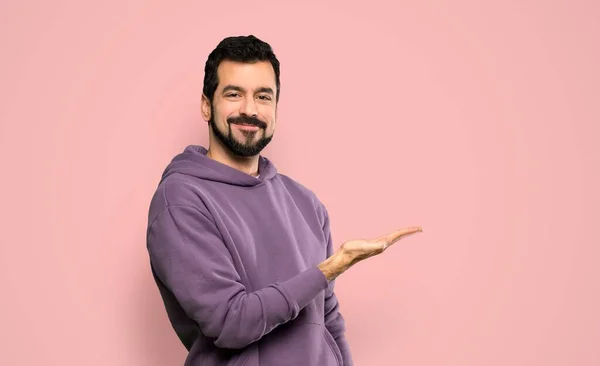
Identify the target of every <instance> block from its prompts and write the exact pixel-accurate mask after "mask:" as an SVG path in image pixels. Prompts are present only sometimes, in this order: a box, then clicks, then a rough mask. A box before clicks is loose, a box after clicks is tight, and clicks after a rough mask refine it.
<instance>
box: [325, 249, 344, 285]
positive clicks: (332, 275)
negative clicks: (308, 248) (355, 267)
mask: <svg viewBox="0 0 600 366" xmlns="http://www.w3.org/2000/svg"><path fill="white" fill-rule="evenodd" d="M351 263H352V261H351V259H350V257H349V256H348V255H347V253H345V252H344V251H342V250H339V251H337V252H335V253H333V255H332V256H330V257H329V258H327V259H326V260H324V261H323V262H321V264H319V269H320V270H321V272H323V274H324V275H325V277H326V278H327V280H328V281H333V280H334V279H336V277H338V276H339V275H341V274H342V273H344V272H345V271H346V270H347V269H348V268H350V266H351Z"/></svg>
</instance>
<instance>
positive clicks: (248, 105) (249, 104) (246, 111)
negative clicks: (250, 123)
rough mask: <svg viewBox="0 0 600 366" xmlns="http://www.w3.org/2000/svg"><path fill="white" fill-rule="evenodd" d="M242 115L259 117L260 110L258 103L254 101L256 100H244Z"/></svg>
mask: <svg viewBox="0 0 600 366" xmlns="http://www.w3.org/2000/svg"><path fill="white" fill-rule="evenodd" d="M240 114H243V115H246V116H248V117H256V116H258V110H257V108H256V102H255V101H254V98H244V101H243V102H242V104H241V106H240Z"/></svg>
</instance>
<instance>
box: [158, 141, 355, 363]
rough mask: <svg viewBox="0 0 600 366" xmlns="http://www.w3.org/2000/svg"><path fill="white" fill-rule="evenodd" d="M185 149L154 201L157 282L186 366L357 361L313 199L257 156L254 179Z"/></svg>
mask: <svg viewBox="0 0 600 366" xmlns="http://www.w3.org/2000/svg"><path fill="white" fill-rule="evenodd" d="M205 154H206V149H205V148H204V147H202V146H193V145H191V146H188V147H186V149H185V150H184V151H183V153H181V154H179V155H177V156H176V157H175V158H174V159H173V160H172V162H171V163H170V164H169V165H168V166H167V168H166V169H165V171H164V173H163V175H162V179H161V181H160V184H159V185H158V188H157V190H156V193H155V194H154V196H153V197H152V202H151V204H150V212H149V218H148V219H149V221H148V232H147V247H148V251H149V254H150V263H151V267H152V274H153V276H154V279H155V281H156V283H157V285H158V288H159V290H160V294H161V296H162V298H163V301H164V304H165V307H166V311H167V314H168V316H169V319H170V321H171V324H172V325H173V328H174V330H175V332H176V333H177V335H178V336H179V339H180V340H181V342H182V343H183V344H184V346H185V347H186V348H187V350H188V351H189V354H188V357H187V359H186V361H185V365H186V366H211V365H245V366H259V365H260V366H285V365H290V366H296V365H297V366H312V365H314V366H330V365H331V366H334V365H344V366H346V365H352V360H351V354H350V350H349V348H348V343H347V341H346V338H345V336H344V331H345V323H344V318H343V317H342V314H341V313H340V312H339V305H338V301H337V299H336V296H335V294H334V282H335V281H332V282H328V281H327V279H326V278H325V276H324V275H323V273H322V272H321V271H320V270H319V269H318V267H317V265H318V264H319V263H321V262H322V261H323V260H325V259H326V258H327V257H328V256H330V255H331V254H332V253H333V243H332V240H331V233H330V225H329V217H328V214H327V210H326V208H325V206H324V205H323V204H322V203H321V202H320V201H319V199H318V198H317V197H316V195H315V194H314V193H313V192H311V191H310V190H309V189H307V188H306V187H304V186H302V185H301V184H299V183H297V182H295V181H294V180H292V179H291V178H289V177H287V176H285V175H283V174H279V173H278V172H277V170H276V169H275V166H274V165H273V164H272V163H271V162H270V161H269V160H268V159H266V158H265V157H263V156H260V158H259V171H258V172H259V174H260V176H259V178H256V177H253V176H251V175H249V174H245V173H243V172H241V171H239V170H237V169H234V168H232V167H229V166H227V165H225V164H222V163H219V162H217V161H215V160H212V159H210V158H208V157H206V156H205Z"/></svg>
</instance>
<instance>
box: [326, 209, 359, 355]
mask: <svg viewBox="0 0 600 366" xmlns="http://www.w3.org/2000/svg"><path fill="white" fill-rule="evenodd" d="M324 210H325V224H324V226H323V232H324V234H325V238H327V257H330V256H331V255H332V254H333V251H334V250H333V241H332V235H331V227H330V221H329V215H328V213H327V210H326V209H325V208H324ZM334 287H335V280H333V281H331V282H329V285H328V286H327V289H326V291H325V327H326V328H327V330H329V333H331V335H332V336H333V338H334V339H335V342H336V343H337V345H338V348H339V349H340V351H341V353H342V359H343V363H342V364H343V365H344V366H352V365H353V361H352V354H351V353H350V347H349V344H348V341H347V339H346V335H345V334H344V333H345V331H346V322H345V320H344V317H343V316H342V313H341V312H340V305H339V302H338V300H337V297H336V296H335V292H334Z"/></svg>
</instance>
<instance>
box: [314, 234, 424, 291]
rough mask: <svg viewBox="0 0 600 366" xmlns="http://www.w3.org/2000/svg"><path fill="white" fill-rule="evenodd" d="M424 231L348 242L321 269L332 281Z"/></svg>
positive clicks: (320, 266)
mask: <svg viewBox="0 0 600 366" xmlns="http://www.w3.org/2000/svg"><path fill="white" fill-rule="evenodd" d="M422 231H423V230H422V229H421V228H420V227H418V226H413V227H409V228H406V229H400V230H396V231H393V232H391V233H389V234H387V235H384V236H380V237H378V238H375V239H359V240H349V241H346V242H344V243H343V244H342V246H341V247H340V248H339V249H338V250H337V251H336V252H335V253H334V254H333V255H332V256H331V257H329V258H327V259H326V260H325V261H324V262H322V263H321V264H319V269H320V270H321V271H322V272H323V274H324V275H325V277H327V280H329V281H331V280H333V279H335V278H336V277H337V276H339V275H340V274H342V273H344V272H345V271H346V270H348V269H349V268H350V267H352V266H353V265H355V264H356V263H358V262H360V261H362V260H365V259H367V258H370V257H373V256H375V255H378V254H381V253H383V252H384V251H385V250H386V249H387V248H389V247H390V246H391V245H392V244H394V243H396V242H397V241H398V240H400V239H402V238H403V237H406V236H409V235H412V234H415V233H418V232H422Z"/></svg>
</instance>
